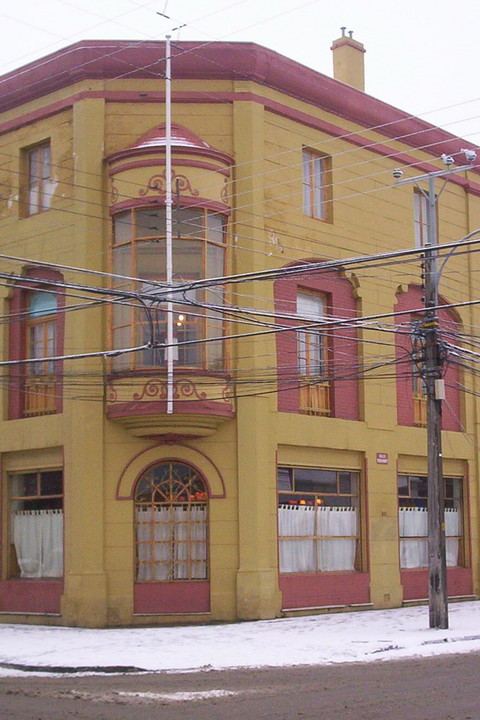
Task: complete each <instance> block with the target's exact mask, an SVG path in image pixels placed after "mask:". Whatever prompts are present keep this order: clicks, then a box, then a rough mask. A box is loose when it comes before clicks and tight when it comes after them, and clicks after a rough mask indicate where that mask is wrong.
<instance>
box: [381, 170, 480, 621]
mask: <svg viewBox="0 0 480 720" xmlns="http://www.w3.org/2000/svg"><path fill="white" fill-rule="evenodd" d="M442 159H443V161H444V162H445V164H446V165H447V166H448V165H451V164H453V162H454V161H453V158H450V157H449V156H443V157H442ZM468 159H469V158H468ZM471 168H472V165H471V164H470V165H462V166H461V167H455V168H450V169H447V170H439V171H438V172H431V173H427V174H426V175H417V176H416V177H412V178H405V179H404V180H398V181H397V183H396V184H397V185H405V184H407V183H415V185H416V186H417V188H418V190H419V191H420V193H421V194H422V195H423V197H425V199H426V205H427V242H426V243H425V246H424V251H425V252H424V260H423V267H424V276H425V312H424V318H423V322H421V323H420V327H419V329H420V331H422V335H423V344H424V349H423V369H422V380H423V383H424V387H425V391H426V398H427V468H428V471H427V475H428V602H429V620H430V627H431V628H448V595H447V567H446V554H445V508H444V488H443V484H444V483H443V456H442V400H444V399H445V383H444V380H443V377H442V375H443V372H442V366H443V359H442V353H441V346H440V341H439V331H438V316H437V307H438V285H439V281H440V273H439V271H438V231H437V202H438V199H439V197H440V195H441V193H442V191H443V188H444V187H445V184H444V185H443V187H442V190H441V191H440V193H438V195H436V194H435V179H436V178H437V177H445V176H448V175H451V174H452V173H455V172H462V171H464V170H470V169H471ZM399 173H401V171H399V170H397V171H394V177H397V178H398V177H399ZM423 180H428V191H427V190H424V189H423V188H422V187H421V186H420V185H419V182H421V181H423Z"/></svg>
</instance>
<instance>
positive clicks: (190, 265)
mask: <svg viewBox="0 0 480 720" xmlns="http://www.w3.org/2000/svg"><path fill="white" fill-rule="evenodd" d="M203 247H204V246H203V243H202V242H197V241H195V240H174V241H173V275H174V278H175V280H176V281H177V282H181V281H182V280H199V279H200V278H202V277H203Z"/></svg>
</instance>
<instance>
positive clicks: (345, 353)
mask: <svg viewBox="0 0 480 720" xmlns="http://www.w3.org/2000/svg"><path fill="white" fill-rule="evenodd" d="M303 262H304V264H305V265H306V266H308V263H309V262H318V260H317V259H315V260H311V259H309V260H305V261H303ZM291 264H292V265H293V264H294V263H291ZM287 267H288V266H287ZM302 289H307V290H312V291H313V292H319V293H323V294H325V295H327V296H328V299H329V304H330V305H331V307H332V309H333V312H336V308H341V314H342V316H345V317H347V316H350V317H352V318H355V317H356V316H357V304H356V300H355V298H354V296H353V287H352V285H351V283H350V282H349V281H348V280H347V279H346V278H344V277H342V276H341V273H340V272H339V271H333V272H327V273H325V272H324V273H323V274H322V273H321V272H314V273H312V276H302V277H301V278H297V277H292V278H288V279H280V280H277V281H276V282H275V283H274V298H275V309H276V311H277V312H279V313H290V314H292V313H295V312H296V300H297V293H298V291H299V290H302ZM277 323H279V324H280V325H283V326H286V325H287V326H288V325H292V326H294V325H297V324H298V323H297V321H295V320H284V319H282V318H281V317H278V318H277ZM329 340H330V342H331V346H330V347H331V358H330V369H331V370H332V371H334V372H335V374H336V375H337V377H339V378H340V379H339V380H338V381H336V380H335V379H333V380H332V381H331V383H330V388H331V408H330V409H331V412H330V416H331V417H336V418H343V419H344V420H359V419H360V398H359V382H358V379H357V378H356V377H355V373H354V372H353V371H352V361H356V360H357V358H358V346H357V342H356V340H357V331H356V330H355V329H354V328H353V329H352V328H347V327H342V328H340V329H338V330H335V329H332V330H331V331H329ZM276 344H277V366H278V368H279V369H278V390H279V392H278V409H279V410H280V411H281V412H299V410H300V389H299V383H300V382H301V378H300V376H299V375H298V374H297V373H296V364H297V358H298V350H297V332H296V331H295V330H292V331H291V332H282V333H278V334H277V337H276Z"/></svg>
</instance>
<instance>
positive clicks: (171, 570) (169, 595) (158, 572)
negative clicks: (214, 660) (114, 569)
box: [134, 460, 209, 614]
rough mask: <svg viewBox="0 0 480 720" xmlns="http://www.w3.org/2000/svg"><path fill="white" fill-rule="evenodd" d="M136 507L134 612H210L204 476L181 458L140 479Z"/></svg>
mask: <svg viewBox="0 0 480 720" xmlns="http://www.w3.org/2000/svg"><path fill="white" fill-rule="evenodd" d="M134 507H135V612H136V613H143V614H145V613H146V614H149V613H152V614H157V613H196V612H207V611H208V610H209V582H208V492H207V485H206V483H205V481H204V480H203V478H202V476H201V475H200V473H199V472H198V471H197V470H196V469H195V468H194V467H192V466H191V465H188V464H187V463H184V462H181V461H178V460H164V461H162V462H159V463H157V464H155V465H151V466H150V467H149V468H148V469H147V470H145V471H144V472H143V473H142V475H140V477H139V478H138V481H137V483H136V487H135V493H134Z"/></svg>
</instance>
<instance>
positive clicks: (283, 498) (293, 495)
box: [277, 465, 366, 573]
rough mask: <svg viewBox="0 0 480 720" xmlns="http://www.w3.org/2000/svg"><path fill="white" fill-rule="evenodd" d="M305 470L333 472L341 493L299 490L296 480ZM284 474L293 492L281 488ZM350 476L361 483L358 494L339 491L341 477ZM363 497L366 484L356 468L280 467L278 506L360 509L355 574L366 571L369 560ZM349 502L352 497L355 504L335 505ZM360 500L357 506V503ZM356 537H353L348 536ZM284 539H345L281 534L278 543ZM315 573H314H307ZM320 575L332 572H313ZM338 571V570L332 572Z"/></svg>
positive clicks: (316, 535) (278, 472) (316, 540)
mask: <svg viewBox="0 0 480 720" xmlns="http://www.w3.org/2000/svg"><path fill="white" fill-rule="evenodd" d="M302 470H310V471H320V472H322V471H323V472H329V473H330V472H331V473H336V483H337V492H336V493H331V492H320V491H311V492H309V491H302V490H297V489H296V481H295V473H296V472H299V471H300V472H301V471H302ZM282 471H287V472H288V473H289V476H290V485H291V489H290V490H286V489H284V488H281V487H280V483H279V479H280V473H281V472H282ZM347 473H348V474H349V475H351V476H353V477H354V478H355V479H356V482H357V491H356V492H354V493H352V492H350V493H341V492H340V491H339V489H340V482H341V480H340V476H341V475H342V474H347ZM362 494H363V483H362V473H361V472H360V470H352V469H334V468H319V467H315V468H313V467H298V466H295V467H293V466H288V465H282V466H278V468H277V499H278V507H280V506H281V505H292V506H302V505H303V506H305V505H311V506H312V507H316V506H317V505H320V506H324V507H325V506H326V507H329V506H330V507H347V508H352V507H353V508H356V510H357V534H356V536H355V542H356V552H355V570H354V571H355V572H363V571H364V566H365V557H366V548H365V547H364V543H365V540H364V538H365V528H364V518H363V511H362V508H363V504H364V499H363V497H362ZM342 498H343V499H345V500H347V499H348V498H350V500H351V502H352V504H351V505H348V504H345V505H341V504H339V503H338V502H335V500H338V499H340V500H341V499H342ZM329 499H332V500H333V502H331V505H329ZM355 501H356V504H354V502H355ZM348 537H353V536H348ZM281 539H288V540H290V539H291V540H299V541H304V540H308V539H311V540H314V541H315V542H316V543H318V542H320V541H321V540H334V539H341V536H338V535H334V536H322V535H319V534H315V535H312V536H308V535H298V536H287V535H285V536H280V534H279V535H278V540H279V541H280V540H281ZM296 572H300V571H296ZM306 572H311V571H306ZM313 572H316V573H323V572H329V571H322V570H318V569H317V570H316V571H313ZM332 572H336V571H332ZM347 572H348V571H347Z"/></svg>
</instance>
